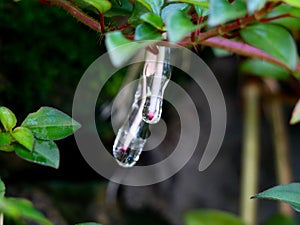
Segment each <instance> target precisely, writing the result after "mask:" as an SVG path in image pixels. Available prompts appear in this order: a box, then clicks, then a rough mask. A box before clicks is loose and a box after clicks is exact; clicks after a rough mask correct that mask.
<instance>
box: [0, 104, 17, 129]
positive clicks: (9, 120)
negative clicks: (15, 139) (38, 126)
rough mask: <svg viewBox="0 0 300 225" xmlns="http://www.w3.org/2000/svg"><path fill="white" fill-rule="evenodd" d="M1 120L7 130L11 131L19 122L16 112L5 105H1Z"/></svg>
mask: <svg viewBox="0 0 300 225" xmlns="http://www.w3.org/2000/svg"><path fill="white" fill-rule="evenodd" d="M0 121H1V123H2V125H3V127H4V129H5V130H6V131H11V130H12V129H13V128H14V127H15V126H16V124H17V118H16V116H15V114H14V113H13V112H12V111H11V110H10V109H8V108H6V107H4V106H1V107H0Z"/></svg>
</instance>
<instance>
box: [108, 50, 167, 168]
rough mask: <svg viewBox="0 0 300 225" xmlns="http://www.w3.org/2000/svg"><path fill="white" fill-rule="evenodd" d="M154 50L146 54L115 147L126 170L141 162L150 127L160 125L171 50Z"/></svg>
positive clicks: (117, 155)
mask: <svg viewBox="0 0 300 225" xmlns="http://www.w3.org/2000/svg"><path fill="white" fill-rule="evenodd" d="M154 47H155V48H156V49H155V50H157V51H149V50H147V51H146V56H145V64H144V69H143V71H142V76H141V78H140V81H139V85H138V87H137V90H136V93H135V96H134V101H133V104H132V106H131V112H130V114H129V116H128V118H127V119H126V121H125V122H124V124H123V125H122V126H121V128H120V129H119V131H118V134H117V137H116V139H115V142H114V145H113V155H114V157H115V159H116V160H117V162H118V163H119V165H121V166H123V167H132V166H134V164H135V163H136V162H137V161H138V159H139V157H140V154H141V153H142V151H143V148H144V145H145V143H146V139H147V137H148V136H149V134H150V132H149V124H154V123H157V122H158V121H159V120H160V117H161V113H162V102H163V94H164V90H165V88H166V86H167V84H168V82H169V80H170V77H171V68H170V48H168V47H164V46H154Z"/></svg>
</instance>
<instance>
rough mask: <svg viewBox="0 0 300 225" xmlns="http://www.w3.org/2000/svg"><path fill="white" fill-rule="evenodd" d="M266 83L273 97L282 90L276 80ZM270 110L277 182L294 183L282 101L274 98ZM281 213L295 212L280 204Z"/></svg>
mask: <svg viewBox="0 0 300 225" xmlns="http://www.w3.org/2000/svg"><path fill="white" fill-rule="evenodd" d="M265 83H266V84H267V86H268V89H269V90H270V91H271V93H272V94H273V95H276V94H278V92H279V91H280V90H279V85H278V83H277V81H276V80H274V79H265ZM268 109H269V111H268V113H269V116H270V120H271V125H272V132H273V141H274V147H275V164H276V173H277V180H278V183H279V184H288V183H290V182H291V181H292V169H291V166H290V165H291V162H290V153H289V144H288V137H287V130H286V126H285V120H284V115H283V110H282V103H281V100H280V99H279V98H275V97H273V98H272V99H271V100H270V101H269V104H268ZM280 212H281V213H282V214H285V215H287V216H291V215H293V210H292V209H291V207H290V206H289V205H288V204H286V203H280Z"/></svg>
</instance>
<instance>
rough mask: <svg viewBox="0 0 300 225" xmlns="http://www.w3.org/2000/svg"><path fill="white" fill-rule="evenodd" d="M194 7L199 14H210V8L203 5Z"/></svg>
mask: <svg viewBox="0 0 300 225" xmlns="http://www.w3.org/2000/svg"><path fill="white" fill-rule="evenodd" d="M194 8H195V10H196V12H197V14H198V16H208V14H209V10H208V8H205V7H203V6H201V5H194Z"/></svg>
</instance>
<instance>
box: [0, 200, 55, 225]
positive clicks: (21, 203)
mask: <svg viewBox="0 0 300 225" xmlns="http://www.w3.org/2000/svg"><path fill="white" fill-rule="evenodd" d="M0 212H2V213H4V215H7V216H9V217H11V218H14V219H16V220H19V219H20V218H22V219H28V220H31V221H34V222H36V223H38V224H42V225H52V223H51V222H50V221H49V220H47V219H46V218H45V217H44V216H43V214H41V213H40V212H39V211H38V210H36V209H35V208H34V207H33V205H32V203H31V202H30V201H28V200H26V199H21V198H0Z"/></svg>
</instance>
